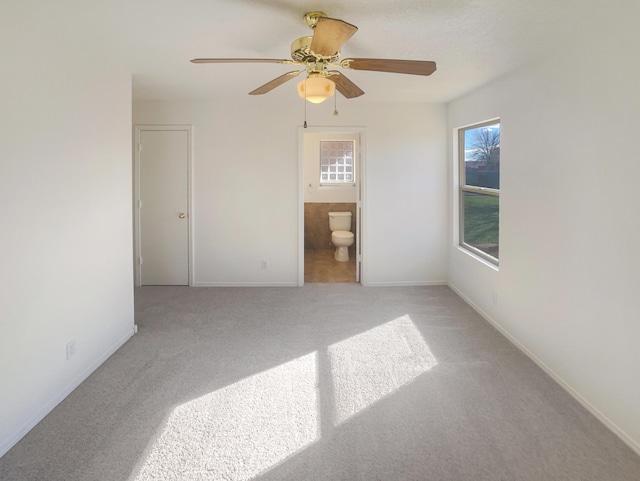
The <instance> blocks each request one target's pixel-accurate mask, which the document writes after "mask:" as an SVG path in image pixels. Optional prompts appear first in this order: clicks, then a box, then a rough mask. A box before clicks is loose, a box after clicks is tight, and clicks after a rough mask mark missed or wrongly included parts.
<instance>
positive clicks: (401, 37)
mask: <svg viewBox="0 0 640 481" xmlns="http://www.w3.org/2000/svg"><path fill="white" fill-rule="evenodd" d="M627 1H633V2H635V1H637V0H627ZM48 3H49V2H44V5H47V4H48ZM50 3H56V4H57V7H56V8H55V9H54V8H53V7H49V10H48V11H47V10H46V9H43V8H40V9H39V10H38V12H39V15H40V16H41V20H42V21H43V22H44V21H51V18H52V17H53V18H55V16H56V15H57V16H58V17H59V19H60V23H62V24H64V22H73V23H74V24H75V25H78V22H79V21H81V22H83V24H84V25H85V26H84V27H83V28H85V29H86V31H87V34H90V35H92V36H93V37H94V38H96V39H97V40H98V44H99V45H101V46H102V48H103V51H102V52H96V54H100V55H104V56H105V58H106V57H109V58H116V57H117V59H118V60H117V61H119V62H122V63H126V65H127V68H129V69H130V70H131V71H132V72H133V96H134V99H154V98H204V97H214V96H217V97H219V96H220V95H224V96H225V97H230V96H236V95H246V94H247V93H248V92H249V91H251V90H253V89H254V88H256V87H258V86H260V85H262V84H264V83H266V82H268V81H269V80H271V79H273V78H274V77H277V76H279V75H281V74H283V73H285V72H287V71H290V70H293V69H292V67H291V66H288V65H279V64H227V65H221V64H216V65H212V64H204V65H202V64H201V65H196V64H192V63H190V62H189V60H190V59H192V58H195V57H255V58H289V55H290V53H289V52H290V44H291V42H292V41H293V40H294V39H296V38H298V37H301V36H304V35H310V34H311V30H309V28H308V27H307V26H306V24H305V23H304V21H303V15H304V13H305V12H308V11H312V10H321V11H324V12H325V13H327V14H328V15H329V16H330V17H334V18H340V19H343V20H345V21H347V22H349V23H352V24H354V25H356V26H358V28H359V31H358V32H357V33H356V34H355V35H354V37H353V38H352V39H351V40H349V41H348V42H347V43H346V44H345V45H344V46H343V48H342V57H343V58H348V57H377V58H399V59H416V60H433V61H435V62H436V63H437V65H438V70H437V71H436V72H435V73H434V74H433V75H432V76H430V77H419V76H412V75H401V74H390V73H380V72H365V71H347V72H345V73H346V74H347V76H348V77H349V78H350V79H351V80H353V81H354V82H355V83H357V84H358V85H359V86H360V87H361V88H362V89H363V90H364V91H365V92H366V94H365V95H364V96H363V97H360V98H358V99H353V100H350V102H360V101H383V100H395V101H407V100H419V101H427V102H447V101H449V100H452V99H454V98H456V97H458V96H460V95H463V94H464V93H466V92H468V91H471V90H473V89H475V88H477V87H478V86H481V85H482V84H485V83H487V82H488V81H490V80H492V79H494V78H497V77H500V76H502V75H504V74H506V73H508V72H510V71H513V70H515V69H518V68H519V67H520V66H522V65H524V64H527V63H529V62H533V61H536V60H537V59H539V58H540V57H544V56H547V55H552V54H555V53H556V52H559V51H562V50H563V49H564V48H565V47H566V46H570V45H574V44H576V43H577V42H580V41H581V39H584V38H586V36H588V35H591V34H592V33H593V32H597V31H598V29H597V27H598V25H599V23H598V22H601V21H606V19H607V16H608V15H612V14H614V13H613V12H616V11H617V12H618V14H620V12H621V11H622V12H624V10H621V9H620V8H619V7H621V6H623V5H624V3H625V1H624V0H610V1H607V2H605V1H597V0H563V1H558V0H530V1H522V0H408V1H394V0H350V1H348V2H347V1H327V0H316V1H309V0H300V1H295V0H272V1H258V0H229V1H219V0H218V1H216V0H181V1H178V0H172V1H168V0H136V1H118V0H111V1H105V2H99V3H98V2H84V3H85V4H86V6H84V7H79V6H78V5H80V4H77V5H76V6H75V7H74V10H73V12H72V13H71V14H70V12H64V11H61V10H60V8H61V6H60V4H58V2H50ZM41 4H42V2H41ZM31 27H32V28H33V25H31ZM61 31H62V32H61ZM63 32H64V28H62V29H59V30H58V35H60V34H63ZM75 41H76V43H77V38H76V39H75ZM287 89H288V90H289V91H290V92H291V95H295V81H292V82H289V83H286V84H284V85H283V86H281V87H278V88H277V89H276V90H275V91H273V92H271V93H269V94H267V95H276V96H281V95H286V92H287ZM282 92H285V93H284V94H283V93H282Z"/></svg>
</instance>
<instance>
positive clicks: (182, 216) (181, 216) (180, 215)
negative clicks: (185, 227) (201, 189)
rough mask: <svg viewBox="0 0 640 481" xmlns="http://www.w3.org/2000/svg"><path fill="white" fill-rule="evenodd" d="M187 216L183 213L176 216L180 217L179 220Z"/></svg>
mask: <svg viewBox="0 0 640 481" xmlns="http://www.w3.org/2000/svg"><path fill="white" fill-rule="evenodd" d="M186 216H187V214H185V213H184V212H180V214H178V217H180V218H181V219H184V218H185V217H186Z"/></svg>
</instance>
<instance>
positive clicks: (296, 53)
mask: <svg viewBox="0 0 640 481" xmlns="http://www.w3.org/2000/svg"><path fill="white" fill-rule="evenodd" d="M312 40H313V37H300V38H297V39H295V40H294V41H293V42H291V58H292V59H293V60H294V61H295V62H300V63H305V64H306V63H308V62H319V61H321V62H324V63H338V62H339V59H340V52H336V53H335V54H333V55H332V56H330V57H326V56H324V55H318V54H316V53H314V52H313V51H312V50H311V48H310V46H311V41H312Z"/></svg>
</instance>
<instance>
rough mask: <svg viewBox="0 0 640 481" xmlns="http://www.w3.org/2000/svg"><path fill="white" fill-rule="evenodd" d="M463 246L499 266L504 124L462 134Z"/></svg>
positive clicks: (472, 128) (495, 123) (487, 124)
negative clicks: (502, 134)
mask: <svg viewBox="0 0 640 481" xmlns="http://www.w3.org/2000/svg"><path fill="white" fill-rule="evenodd" d="M458 136H459V137H458V141H459V149H458V155H459V158H460V169H459V171H460V245H461V246H462V247H464V248H465V249H467V250H469V251H471V252H473V253H475V254H477V255H479V256H480V257H482V258H484V259H486V260H488V261H490V262H492V263H493V264H496V265H497V264H498V258H499V241H498V239H499V235H498V234H499V211H500V121H496V120H493V121H490V122H484V123H482V124H476V125H472V126H470V127H465V128H462V129H459V130H458Z"/></svg>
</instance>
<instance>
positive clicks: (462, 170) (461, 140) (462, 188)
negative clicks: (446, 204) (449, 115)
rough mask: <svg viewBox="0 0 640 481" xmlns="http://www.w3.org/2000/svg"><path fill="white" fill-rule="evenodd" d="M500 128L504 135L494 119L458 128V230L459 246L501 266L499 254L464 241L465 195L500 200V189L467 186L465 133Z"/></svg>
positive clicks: (497, 121) (498, 121)
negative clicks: (488, 251)
mask: <svg viewBox="0 0 640 481" xmlns="http://www.w3.org/2000/svg"><path fill="white" fill-rule="evenodd" d="M496 124H498V125H499V126H500V133H502V125H501V122H500V119H499V118H497V119H492V120H487V121H484V122H480V123H477V124H471V125H467V126H465V127H460V128H458V129H457V130H458V174H459V175H458V180H459V183H458V186H459V187H458V218H459V229H458V245H459V246H460V247H461V248H462V249H465V250H467V251H468V252H471V253H472V254H474V255H476V256H478V257H480V258H481V259H483V260H485V261H487V262H489V263H491V264H493V265H495V266H496V267H497V266H499V264H500V261H499V254H498V257H494V256H492V255H490V254H488V253H486V252H484V251H483V250H480V249H478V248H477V247H474V246H473V245H471V244H468V243H467V242H465V239H464V231H465V229H464V227H465V224H464V207H465V202H464V195H465V193H472V194H479V195H489V196H494V197H497V198H498V199H499V198H500V189H499V188H498V189H493V188H489V187H478V186H474V185H467V183H466V165H465V132H467V131H469V130H475V129H478V128H482V127H487V126H490V125H496ZM499 208H500V201H499V200H498V209H499ZM499 235H500V222H499V221H498V237H499ZM499 246H500V241H499V240H498V248H499Z"/></svg>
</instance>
